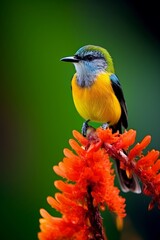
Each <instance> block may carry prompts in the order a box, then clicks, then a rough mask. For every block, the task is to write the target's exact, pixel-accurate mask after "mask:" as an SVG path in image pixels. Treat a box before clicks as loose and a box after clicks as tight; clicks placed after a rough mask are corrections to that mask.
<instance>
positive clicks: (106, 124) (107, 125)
mask: <svg viewBox="0 0 160 240" xmlns="http://www.w3.org/2000/svg"><path fill="white" fill-rule="evenodd" d="M101 127H102V129H103V130H105V129H107V128H108V127H109V124H108V123H103V124H102V126H101Z"/></svg>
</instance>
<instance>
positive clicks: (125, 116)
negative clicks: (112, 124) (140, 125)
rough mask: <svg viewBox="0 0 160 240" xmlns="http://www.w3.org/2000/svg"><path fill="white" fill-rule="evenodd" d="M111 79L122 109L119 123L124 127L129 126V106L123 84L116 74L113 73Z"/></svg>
mask: <svg viewBox="0 0 160 240" xmlns="http://www.w3.org/2000/svg"><path fill="white" fill-rule="evenodd" d="M110 80H111V84H112V88H113V90H114V92H115V95H116V97H117V99H118V100H119V102H120V105H121V110H122V114H121V118H120V121H119V123H118V124H120V125H121V124H122V125H123V127H124V128H127V127H128V114H127V106H126V102H125V99H124V94H123V91H122V87H121V84H120V82H119V80H118V78H117V76H116V75H115V74H112V75H111V76H110Z"/></svg>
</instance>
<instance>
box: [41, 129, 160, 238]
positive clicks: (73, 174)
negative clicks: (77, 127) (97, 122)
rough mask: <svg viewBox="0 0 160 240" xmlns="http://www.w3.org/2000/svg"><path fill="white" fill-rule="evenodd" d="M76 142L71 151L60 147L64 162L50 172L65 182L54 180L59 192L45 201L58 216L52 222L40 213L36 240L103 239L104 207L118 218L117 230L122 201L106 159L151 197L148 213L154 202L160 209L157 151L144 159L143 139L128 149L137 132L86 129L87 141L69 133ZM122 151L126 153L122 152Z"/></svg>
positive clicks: (146, 141)
mask: <svg viewBox="0 0 160 240" xmlns="http://www.w3.org/2000/svg"><path fill="white" fill-rule="evenodd" d="M73 135H74V137H75V139H76V141H75V140H73V139H71V140H70V141H69V143H70V146H71V147H72V149H73V150H72V151H71V150H69V149H64V155H65V157H64V159H63V161H62V162H60V163H59V165H58V166H54V167H53V169H54V171H55V172H56V173H57V174H58V175H59V176H61V177H62V178H64V180H63V181H62V180H57V181H55V186H56V188H58V189H59V190H60V191H61V193H56V194H55V197H54V198H53V197H48V198H47V201H48V203H49V204H50V205H51V206H52V207H53V208H54V209H56V210H57V211H59V212H60V213H61V214H62V217H61V218H55V217H52V216H51V215H49V213H47V212H46V211H45V210H43V209H41V215H42V219H40V229H41V232H40V233H39V234H38V237H39V239H40V240H61V239H64V240H81V239H84V240H89V239H92V240H94V239H95V240H96V239H106V236H105V233H104V229H103V223H102V219H101V216H100V210H105V209H106V207H107V208H108V209H109V210H110V211H112V212H113V213H115V215H116V216H117V224H118V226H119V228H121V226H122V219H123V218H124V217H125V215H126V213H125V199H124V198H122V197H121V196H120V195H119V192H120V191H119V189H118V188H117V187H116V186H114V178H115V174H114V170H113V168H112V163H111V161H110V157H112V158H113V159H117V160H119V161H120V166H121V167H122V168H123V169H124V170H126V171H127V172H128V174H130V172H134V174H136V175H137V176H138V177H139V179H140V180H141V181H142V184H143V185H144V190H143V192H144V194H147V195H149V196H151V197H152V201H151V203H150V206H149V209H151V208H152V207H153V205H154V203H155V202H157V203H158V205H159V207H160V197H159V196H160V173H159V171H160V160H158V156H159V152H158V151H155V150H152V151H150V152H149V153H148V154H147V155H146V156H143V150H144V149H145V148H146V146H147V145H148V144H149V142H150V139H151V138H150V136H147V137H146V138H144V140H143V141H142V142H141V143H138V144H136V145H135V146H134V147H133V148H132V149H131V150H129V149H130V146H131V145H132V144H133V143H134V142H135V137H136V131H134V130H132V129H131V130H129V131H126V132H125V133H123V134H119V133H118V132H117V133H114V134H112V130H111V129H106V130H103V129H101V128H98V129H97V130H95V129H93V128H89V129H88V131H87V137H86V138H85V137H83V136H82V135H81V134H80V133H79V132H77V131H73ZM124 150H125V151H124Z"/></svg>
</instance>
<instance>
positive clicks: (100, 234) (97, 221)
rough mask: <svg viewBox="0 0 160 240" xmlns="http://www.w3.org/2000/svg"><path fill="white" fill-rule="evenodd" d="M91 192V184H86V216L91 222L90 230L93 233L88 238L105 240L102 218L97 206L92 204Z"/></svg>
mask: <svg viewBox="0 0 160 240" xmlns="http://www.w3.org/2000/svg"><path fill="white" fill-rule="evenodd" d="M91 192H92V189H91V186H88V189H87V193H88V194H87V206H88V218H89V221H90V224H91V232H92V234H93V235H92V236H91V238H90V240H107V238H106V236H105V234H104V230H103V225H102V218H101V215H100V212H99V209H98V207H95V206H94V205H93V197H92V194H91Z"/></svg>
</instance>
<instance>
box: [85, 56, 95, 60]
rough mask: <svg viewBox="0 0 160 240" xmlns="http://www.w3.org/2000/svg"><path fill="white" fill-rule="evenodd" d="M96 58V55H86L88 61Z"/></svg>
mask: <svg viewBox="0 0 160 240" xmlns="http://www.w3.org/2000/svg"><path fill="white" fill-rule="evenodd" d="M93 59H94V57H93V56H92V55H87V56H86V60H88V61H92V60H93Z"/></svg>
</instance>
